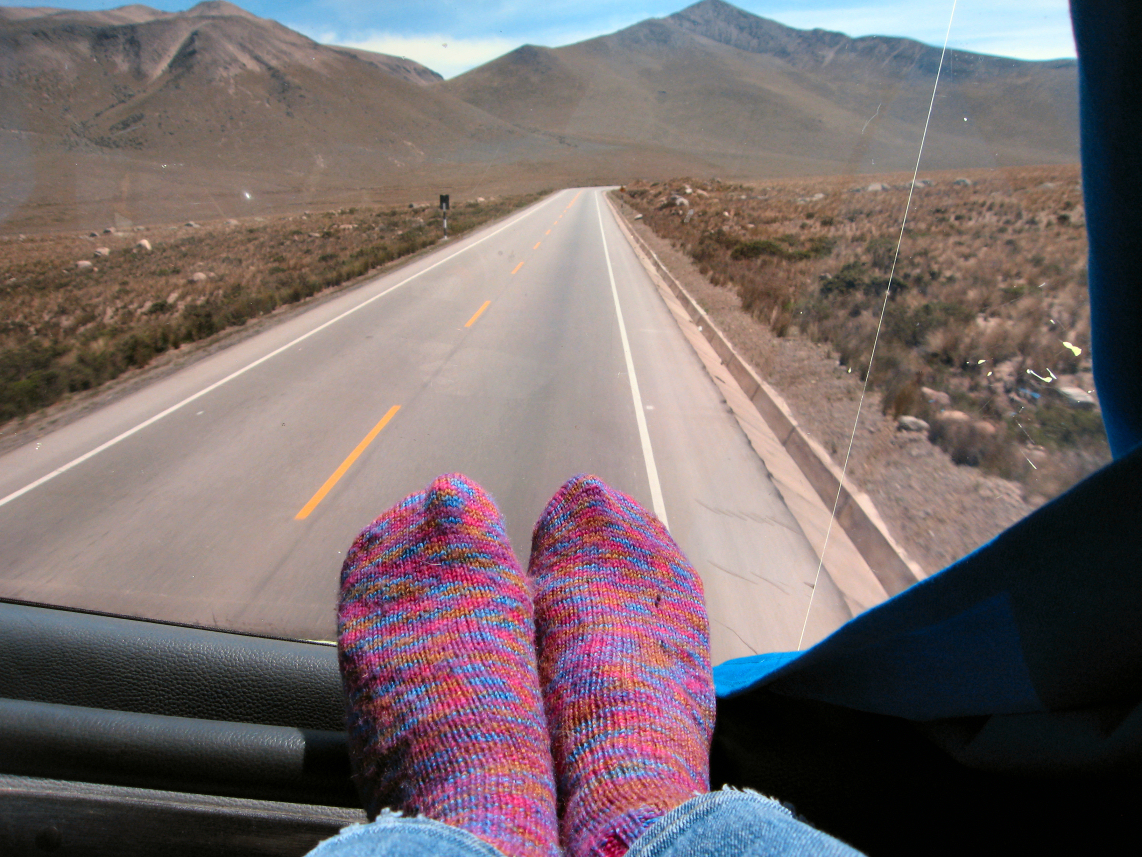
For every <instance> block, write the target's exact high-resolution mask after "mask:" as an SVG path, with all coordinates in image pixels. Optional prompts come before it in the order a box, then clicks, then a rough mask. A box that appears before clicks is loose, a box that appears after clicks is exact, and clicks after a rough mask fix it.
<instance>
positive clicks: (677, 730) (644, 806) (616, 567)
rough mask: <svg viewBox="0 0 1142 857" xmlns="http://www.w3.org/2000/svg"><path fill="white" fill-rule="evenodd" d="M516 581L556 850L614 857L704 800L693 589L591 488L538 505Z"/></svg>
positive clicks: (697, 589) (699, 639) (629, 519)
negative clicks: (552, 781) (679, 810)
mask: <svg viewBox="0 0 1142 857" xmlns="http://www.w3.org/2000/svg"><path fill="white" fill-rule="evenodd" d="M528 572H529V574H531V575H532V576H533V577H534V578H535V580H536V594H535V621H536V631H537V647H538V651H539V677H540V684H541V686H542V688H543V696H544V704H545V707H546V710H547V725H548V729H549V731H550V732H551V742H552V754H553V756H554V761H555V777H556V785H557V790H558V795H559V815H560V827H561V835H562V841H563V845H564V847H565V848H566V849H567V853H568V854H569V855H571V857H587V855H592V856H593V857H620V855H623V854H625V853H626V851H627V849H628V848H629V847H630V845H631V843H633V842H634V840H635V839H636V838H637V837H638V836H639V834H641V833H642V832H643V831H644V830H646V828H647V827H649V826H650V825H651V824H652V823H653V822H654V820H655V819H657V818H658V817H660V816H662V815H664V814H665V813H667V812H669V811H670V810H671V809H673V808H674V807H676V806H678V805H680V804H682V803H684V802H686V801H687V800H689V799H690V798H691V797H693V796H694V795H696V794H701V793H705V792H707V791H709V788H710V761H709V758H710V757H709V753H710V740H711V736H712V734H713V728H714V684H713V675H712V672H711V669H710V630H709V620H708V618H707V616H706V606H705V600H704V597H703V592H702V582H701V580H700V579H699V578H698V575H697V574H696V573H695V571H694V569H693V568H692V567H691V565H690V563H689V562H687V560H686V557H684V556H683V555H682V551H681V550H679V548H678V545H677V544H675V543H674V540H673V539H672V538H671V537H670V534H669V533H668V532H667V531H666V528H665V527H663V526H662V524H661V523H660V522H659V521H658V519H656V518H655V517H654V516H653V515H651V514H650V513H649V512H647V511H646V510H645V509H643V508H642V507H641V506H640V505H639V504H638V503H636V502H635V501H634V500H632V499H631V498H630V497H628V496H626V495H625V494H622V493H620V492H618V491H615V490H613V489H612V488H610V487H608V486H607V485H606V484H604V483H603V482H602V481H600V480H599V479H597V478H595V477H593V476H576V477H575V478H574V479H572V480H571V481H569V482H568V483H567V484H565V485H564V486H563V487H562V488H561V489H559V492H558V493H557V494H556V495H555V497H554V498H553V499H552V500H551V502H550V503H549V504H548V506H547V509H546V510H545V511H544V513H543V516H542V517H541V518H540V519H539V523H538V524H536V527H535V532H534V534H533V536H532V549H531V561H530V564H529V569H528Z"/></svg>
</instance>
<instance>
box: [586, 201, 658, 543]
mask: <svg viewBox="0 0 1142 857" xmlns="http://www.w3.org/2000/svg"><path fill="white" fill-rule="evenodd" d="M600 193H602V191H596V192H595V212H596V213H597V214H598V215H599V236H600V237H601V238H602V239H603V258H604V259H606V260H607V276H608V277H610V279H611V297H613V298H614V299H615V315H616V316H618V320H619V336H620V337H621V338H622V341H623V356H624V357H625V358H626V361H627V377H628V378H629V379H630V395H631V398H632V399H634V418H635V421H636V422H637V423H638V439H639V440H640V441H641V442H642V460H643V461H645V462H646V478H647V480H648V481H649V482H650V503H651V505H652V506H653V507H654V514H655V515H657V516H658V520H660V521H662V526H664V527H666V529H668V530H669V529H670V524H669V523H668V522H667V520H666V504H665V503H664V502H663V501H662V485H661V484H660V483H659V481H658V468H657V467H655V466H654V450H653V449H651V447H650V432H648V431H647V430H646V415H645V414H644V413H643V407H642V396H641V395H640V394H639V392H638V378H637V377H636V376H635V374H634V358H632V357H631V353H630V340H628V339H627V329H626V325H625V324H624V323H623V308H622V307H621V306H619V289H618V286H616V285H615V272H614V269H613V268H612V267H611V254H610V251H609V250H607V235H606V233H605V232H604V231H603V209H602V207H601V206H600V205H599V195H600Z"/></svg>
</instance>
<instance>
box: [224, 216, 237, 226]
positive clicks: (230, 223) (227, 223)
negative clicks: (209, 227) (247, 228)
mask: <svg viewBox="0 0 1142 857" xmlns="http://www.w3.org/2000/svg"><path fill="white" fill-rule="evenodd" d="M226 225H227V226H239V225H240V224H239V223H238V221H237V220H235V219H234V218H233V217H231V218H230V219H229V220H227V221H226Z"/></svg>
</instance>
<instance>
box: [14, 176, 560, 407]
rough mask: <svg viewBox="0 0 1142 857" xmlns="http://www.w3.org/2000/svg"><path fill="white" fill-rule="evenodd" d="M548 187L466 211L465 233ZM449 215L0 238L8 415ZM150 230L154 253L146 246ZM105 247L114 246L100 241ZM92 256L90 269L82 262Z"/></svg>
mask: <svg viewBox="0 0 1142 857" xmlns="http://www.w3.org/2000/svg"><path fill="white" fill-rule="evenodd" d="M543 195H545V194H543V193H540V194H530V195H527V196H520V197H510V198H502V199H497V200H490V201H487V202H470V203H467V204H463V205H459V206H457V207H455V208H454V209H453V210H452V212H451V213H450V217H449V232H450V233H451V234H454V235H456V234H461V233H463V232H466V231H468V230H470V229H472V228H474V227H475V226H477V225H479V224H481V223H484V222H486V221H488V220H491V219H493V218H495V217H499V216H502V215H503V214H506V213H507V212H509V211H512V210H513V209H515V208H518V207H520V206H522V205H526V204H528V203H530V202H533V201H534V200H536V199H538V198H540V197H541V196H543ZM441 233H442V229H441V223H440V212H439V211H435V210H433V209H428V208H424V207H421V208H418V209H387V210H386V209H371V208H370V209H366V208H360V209H357V208H350V209H341V210H338V211H329V212H320V213H307V214H304V215H299V216H295V217H281V218H273V219H269V220H267V219H264V218H257V219H256V220H253V221H246V222H238V221H227V222H222V223H214V224H205V225H203V226H195V225H193V224H188V225H186V226H182V227H151V228H149V229H146V230H144V231H130V232H123V233H111V234H103V235H89V236H76V235H49V236H40V237H22V236H21V237H20V238H16V237H12V238H9V239H6V240H4V241H2V242H0V423H3V422H4V421H6V420H10V419H12V418H15V417H21V416H23V415H25V414H29V413H31V412H33V411H36V410H38V409H40V408H42V407H45V406H46V405H49V404H52V403H53V402H55V401H58V400H59V399H61V398H62V397H64V396H65V395H67V394H68V393H71V392H76V391H79V390H87V389H91V388H94V387H97V386H99V385H100V384H103V383H105V382H106V381H109V380H111V379H112V378H115V377H117V376H118V375H120V374H121V373H123V372H124V371H126V370H127V369H130V368H132V367H139V366H145V365H146V364H147V363H149V362H150V361H151V360H152V359H153V358H154V357H155V355H157V354H160V353H162V352H164V351H167V350H169V349H172V348H178V347H179V346H180V345H182V344H183V343H186V342H193V341H195V340H201V339H205V338H206V337H209V336H212V335H213V334H215V333H217V332H219V331H222V330H225V329H227V328H231V327H235V326H239V325H242V324H245V322H246V321H247V320H249V319H251V318H255V317H257V316H261V315H265V314H267V313H270V312H273V311H274V310H275V309H277V308H278V307H280V306H283V305H286V304H293V303H297V302H298V301H301V300H304V299H306V298H308V297H311V296H312V295H314V294H317V293H318V292H321V291H323V290H325V289H328V288H331V287H334V286H337V285H340V284H342V283H345V282H347V281H349V280H353V279H355V278H357V277H359V276H361V275H362V274H365V273H367V272H368V271H370V270H372V269H374V268H377V267H379V266H381V265H384V264H385V263H386V262H389V261H392V260H394V259H398V258H400V257H402V256H407V255H409V254H410V253H415V252H416V251H418V250H420V249H422V248H424V247H428V246H430V245H432V244H434V243H435V242H436V241H438V240H439V238H440V236H441ZM141 239H146V240H147V241H148V242H150V244H151V249H150V250H146V249H143V248H141V247H138V246H137V242H139V241H140V240H141ZM104 250H105V251H107V252H106V255H103V254H102V251H104ZM80 260H82V261H84V262H90V263H91V267H89V268H83V269H81V268H80V267H79V266H78V264H77V263H78V262H79V261H80Z"/></svg>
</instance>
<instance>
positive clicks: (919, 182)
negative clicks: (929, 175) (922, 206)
mask: <svg viewBox="0 0 1142 857" xmlns="http://www.w3.org/2000/svg"><path fill="white" fill-rule="evenodd" d="M932 184H933V182H932V180H931V179H916V181H915V182H913V184H912V187H931V186H932Z"/></svg>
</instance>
